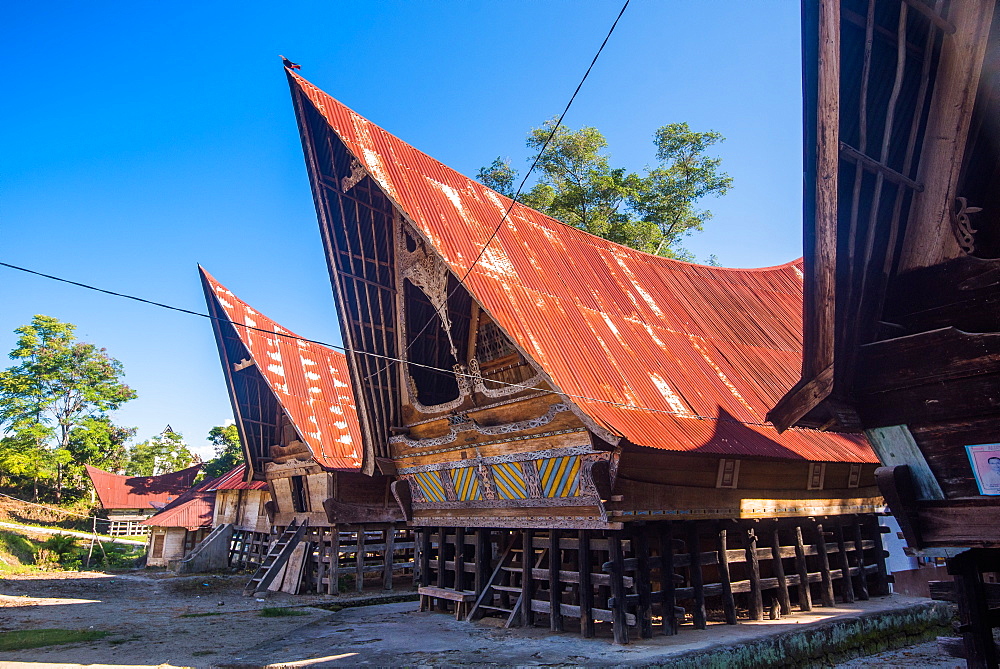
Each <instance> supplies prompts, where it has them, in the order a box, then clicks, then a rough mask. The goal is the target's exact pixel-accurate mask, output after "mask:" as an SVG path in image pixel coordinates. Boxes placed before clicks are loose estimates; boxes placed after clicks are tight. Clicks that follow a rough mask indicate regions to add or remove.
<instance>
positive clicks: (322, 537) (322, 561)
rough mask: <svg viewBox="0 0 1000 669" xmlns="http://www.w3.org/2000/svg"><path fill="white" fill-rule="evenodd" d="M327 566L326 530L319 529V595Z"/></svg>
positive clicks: (317, 561) (322, 589)
mask: <svg viewBox="0 0 1000 669" xmlns="http://www.w3.org/2000/svg"><path fill="white" fill-rule="evenodd" d="M241 492H242V491H241ZM327 564H328V562H327V542H326V530H323V529H319V530H317V531H316V572H315V576H316V581H315V585H316V587H315V588H314V589H315V591H316V592H317V593H322V592H323V591H324V589H325V588H324V585H323V580H324V579H325V578H326V570H327Z"/></svg>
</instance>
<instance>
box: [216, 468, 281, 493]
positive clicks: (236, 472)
mask: <svg viewBox="0 0 1000 669" xmlns="http://www.w3.org/2000/svg"><path fill="white" fill-rule="evenodd" d="M246 471H247V466H246V465H238V466H236V467H233V468H232V469H231V470H229V471H228V472H226V473H225V474H223V475H222V476H220V477H219V478H218V479H216V483H214V484H213V486H212V488H211V490H267V481H245V480H244V479H245V478H246Z"/></svg>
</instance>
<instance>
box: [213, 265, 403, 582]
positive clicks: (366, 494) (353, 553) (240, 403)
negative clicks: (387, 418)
mask: <svg viewBox="0 0 1000 669" xmlns="http://www.w3.org/2000/svg"><path fill="white" fill-rule="evenodd" d="M201 277H202V284H203V287H204V290H205V298H206V301H207V303H208V309H209V313H210V314H211V315H212V318H213V325H214V328H215V336H216V343H217V344H218V349H219V357H220V360H221V362H222V368H223V373H224V374H225V378H226V383H227V386H228V388H229V394H230V399H231V401H232V405H233V413H234V415H235V417H236V426H237V428H238V429H239V434H240V441H241V443H242V444H243V449H244V455H245V457H246V466H245V469H244V470H243V473H242V481H243V482H245V483H246V484H247V486H248V492H249V490H259V491H260V492H261V493H262V494H263V493H264V492H265V489H266V495H267V499H266V500H264V504H263V510H264V513H265V514H266V516H267V520H268V521H269V522H270V523H271V524H272V525H273V526H274V528H275V532H276V536H275V537H274V539H273V541H272V540H271V537H270V536H268V535H265V534H263V533H262V531H261V530H262V528H263V527H264V525H263V523H264V519H263V518H262V517H261V514H260V508H259V507H258V509H253V510H252V509H250V508H244V512H245V513H246V514H250V515H253V514H255V515H256V519H257V520H256V521H255V522H257V523H258V525H256V527H255V528H251V527H249V526H247V527H242V528H240V527H237V528H235V529H234V531H233V539H232V546H233V547H232V555H231V558H230V566H242V567H251V566H255V565H259V564H260V563H261V562H264V561H265V560H264V556H263V555H261V554H260V553H259V552H258V551H259V549H260V548H261V547H263V548H264V549H266V548H267V547H268V545H270V550H271V551H273V552H274V556H273V557H274V559H273V560H267V561H266V566H265V568H264V569H262V570H261V572H260V573H258V574H255V576H254V577H253V579H252V581H251V584H250V585H249V586H248V594H254V593H256V592H259V591H266V589H267V587H268V585H269V583H271V582H272V581H274V579H275V577H276V576H277V575H278V574H279V572H280V570H281V568H282V566H283V565H284V564H286V563H287V561H288V560H289V559H292V560H293V562H294V563H295V564H293V565H290V566H289V569H292V567H294V570H293V571H294V572H295V573H300V574H301V575H302V577H301V579H300V580H298V581H297V582H295V583H291V582H289V580H288V578H287V576H286V577H285V585H283V586H282V587H283V588H284V589H286V590H288V591H290V592H297V591H298V590H299V589H300V588H303V587H304V588H305V589H307V590H311V591H314V592H325V593H329V594H336V593H337V592H338V591H339V587H340V585H339V581H340V576H341V574H343V573H344V572H345V570H346V571H349V572H350V573H352V574H353V576H354V583H355V586H356V588H357V589H359V590H360V589H361V588H362V587H363V584H364V577H365V575H366V574H367V575H369V576H377V577H379V579H378V580H379V585H381V586H384V587H386V588H391V587H392V580H393V576H394V575H397V574H399V573H402V572H404V571H410V570H412V566H413V561H412V552H413V548H414V546H413V541H412V538H411V537H410V535H409V532H410V530H408V529H406V527H405V524H404V523H403V515H402V512H401V511H400V509H399V507H398V506H397V504H396V502H395V500H394V499H393V497H392V494H391V492H390V489H389V484H390V482H391V479H390V478H389V477H388V476H383V475H375V476H367V475H365V474H363V473H362V472H361V443H362V440H361V434H360V431H359V429H358V417H357V410H356V408H355V403H354V396H353V394H352V392H351V385H350V383H349V381H348V379H349V375H348V371H347V360H346V358H345V357H344V354H342V353H339V352H337V351H334V350H333V349H331V348H328V347H326V346H322V345H320V344H316V343H314V342H310V341H307V340H305V339H303V338H301V337H298V336H297V335H295V334H294V333H292V332H290V331H289V330H287V329H285V328H283V327H281V326H280V325H278V324H277V323H275V322H274V321H273V320H271V319H270V318H268V317H266V316H264V315H263V314H261V313H260V312H258V311H256V310H254V309H253V308H251V307H250V306H249V305H248V304H247V303H245V302H243V301H242V300H240V299H239V298H237V297H236V296H235V295H234V294H233V293H232V292H231V291H230V290H229V289H227V288H226V287H225V286H223V285H222V284H220V283H219V282H218V281H216V280H215V279H214V278H213V277H212V276H211V275H210V274H209V273H208V272H206V271H205V270H204V269H202V270H201ZM233 478H235V476H234V477H233ZM226 485H230V486H231V485H233V483H227V484H226ZM260 486H264V488H260ZM259 500H260V498H258V501H259ZM247 504H249V505H251V506H252V503H251V502H250V498H249V497H246V498H245V502H244V505H247ZM228 508H229V507H227V508H225V509H223V514H224V515H226V514H229V513H230V512H229V511H228V510H227V509H228ZM231 513H233V514H238V511H233V512H231ZM250 515H247V516H246V521H247V522H249V519H250ZM226 517H227V518H229V517H230V516H228V515H226ZM232 518H234V519H235V518H236V516H235V515H233V516H232ZM228 522H233V523H236V522H237V521H236V520H229V521H228ZM296 546H299V547H298V548H296ZM293 554H294V557H293Z"/></svg>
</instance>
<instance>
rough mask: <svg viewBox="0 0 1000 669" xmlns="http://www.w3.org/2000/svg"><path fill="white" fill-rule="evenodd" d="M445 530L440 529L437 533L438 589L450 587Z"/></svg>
mask: <svg viewBox="0 0 1000 669" xmlns="http://www.w3.org/2000/svg"><path fill="white" fill-rule="evenodd" d="M445 536H446V535H445V528H443V527H439V528H438V531H437V544H438V546H437V549H438V552H437V587H439V588H446V587H448V582H447V581H446V580H445V578H446V576H447V575H446V569H447V565H446V564H445V553H446V552H447V547H448V542H447V541H445Z"/></svg>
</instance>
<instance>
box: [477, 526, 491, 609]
mask: <svg viewBox="0 0 1000 669" xmlns="http://www.w3.org/2000/svg"><path fill="white" fill-rule="evenodd" d="M492 565H493V551H492V549H491V544H490V530H489V529H485V528H482V527H480V528H477V529H476V573H475V578H474V582H473V588H475V590H476V597H479V595H481V594H483V590H485V589H486V583H487V581H489V578H490V572H491V571H492V569H491V567H492Z"/></svg>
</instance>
